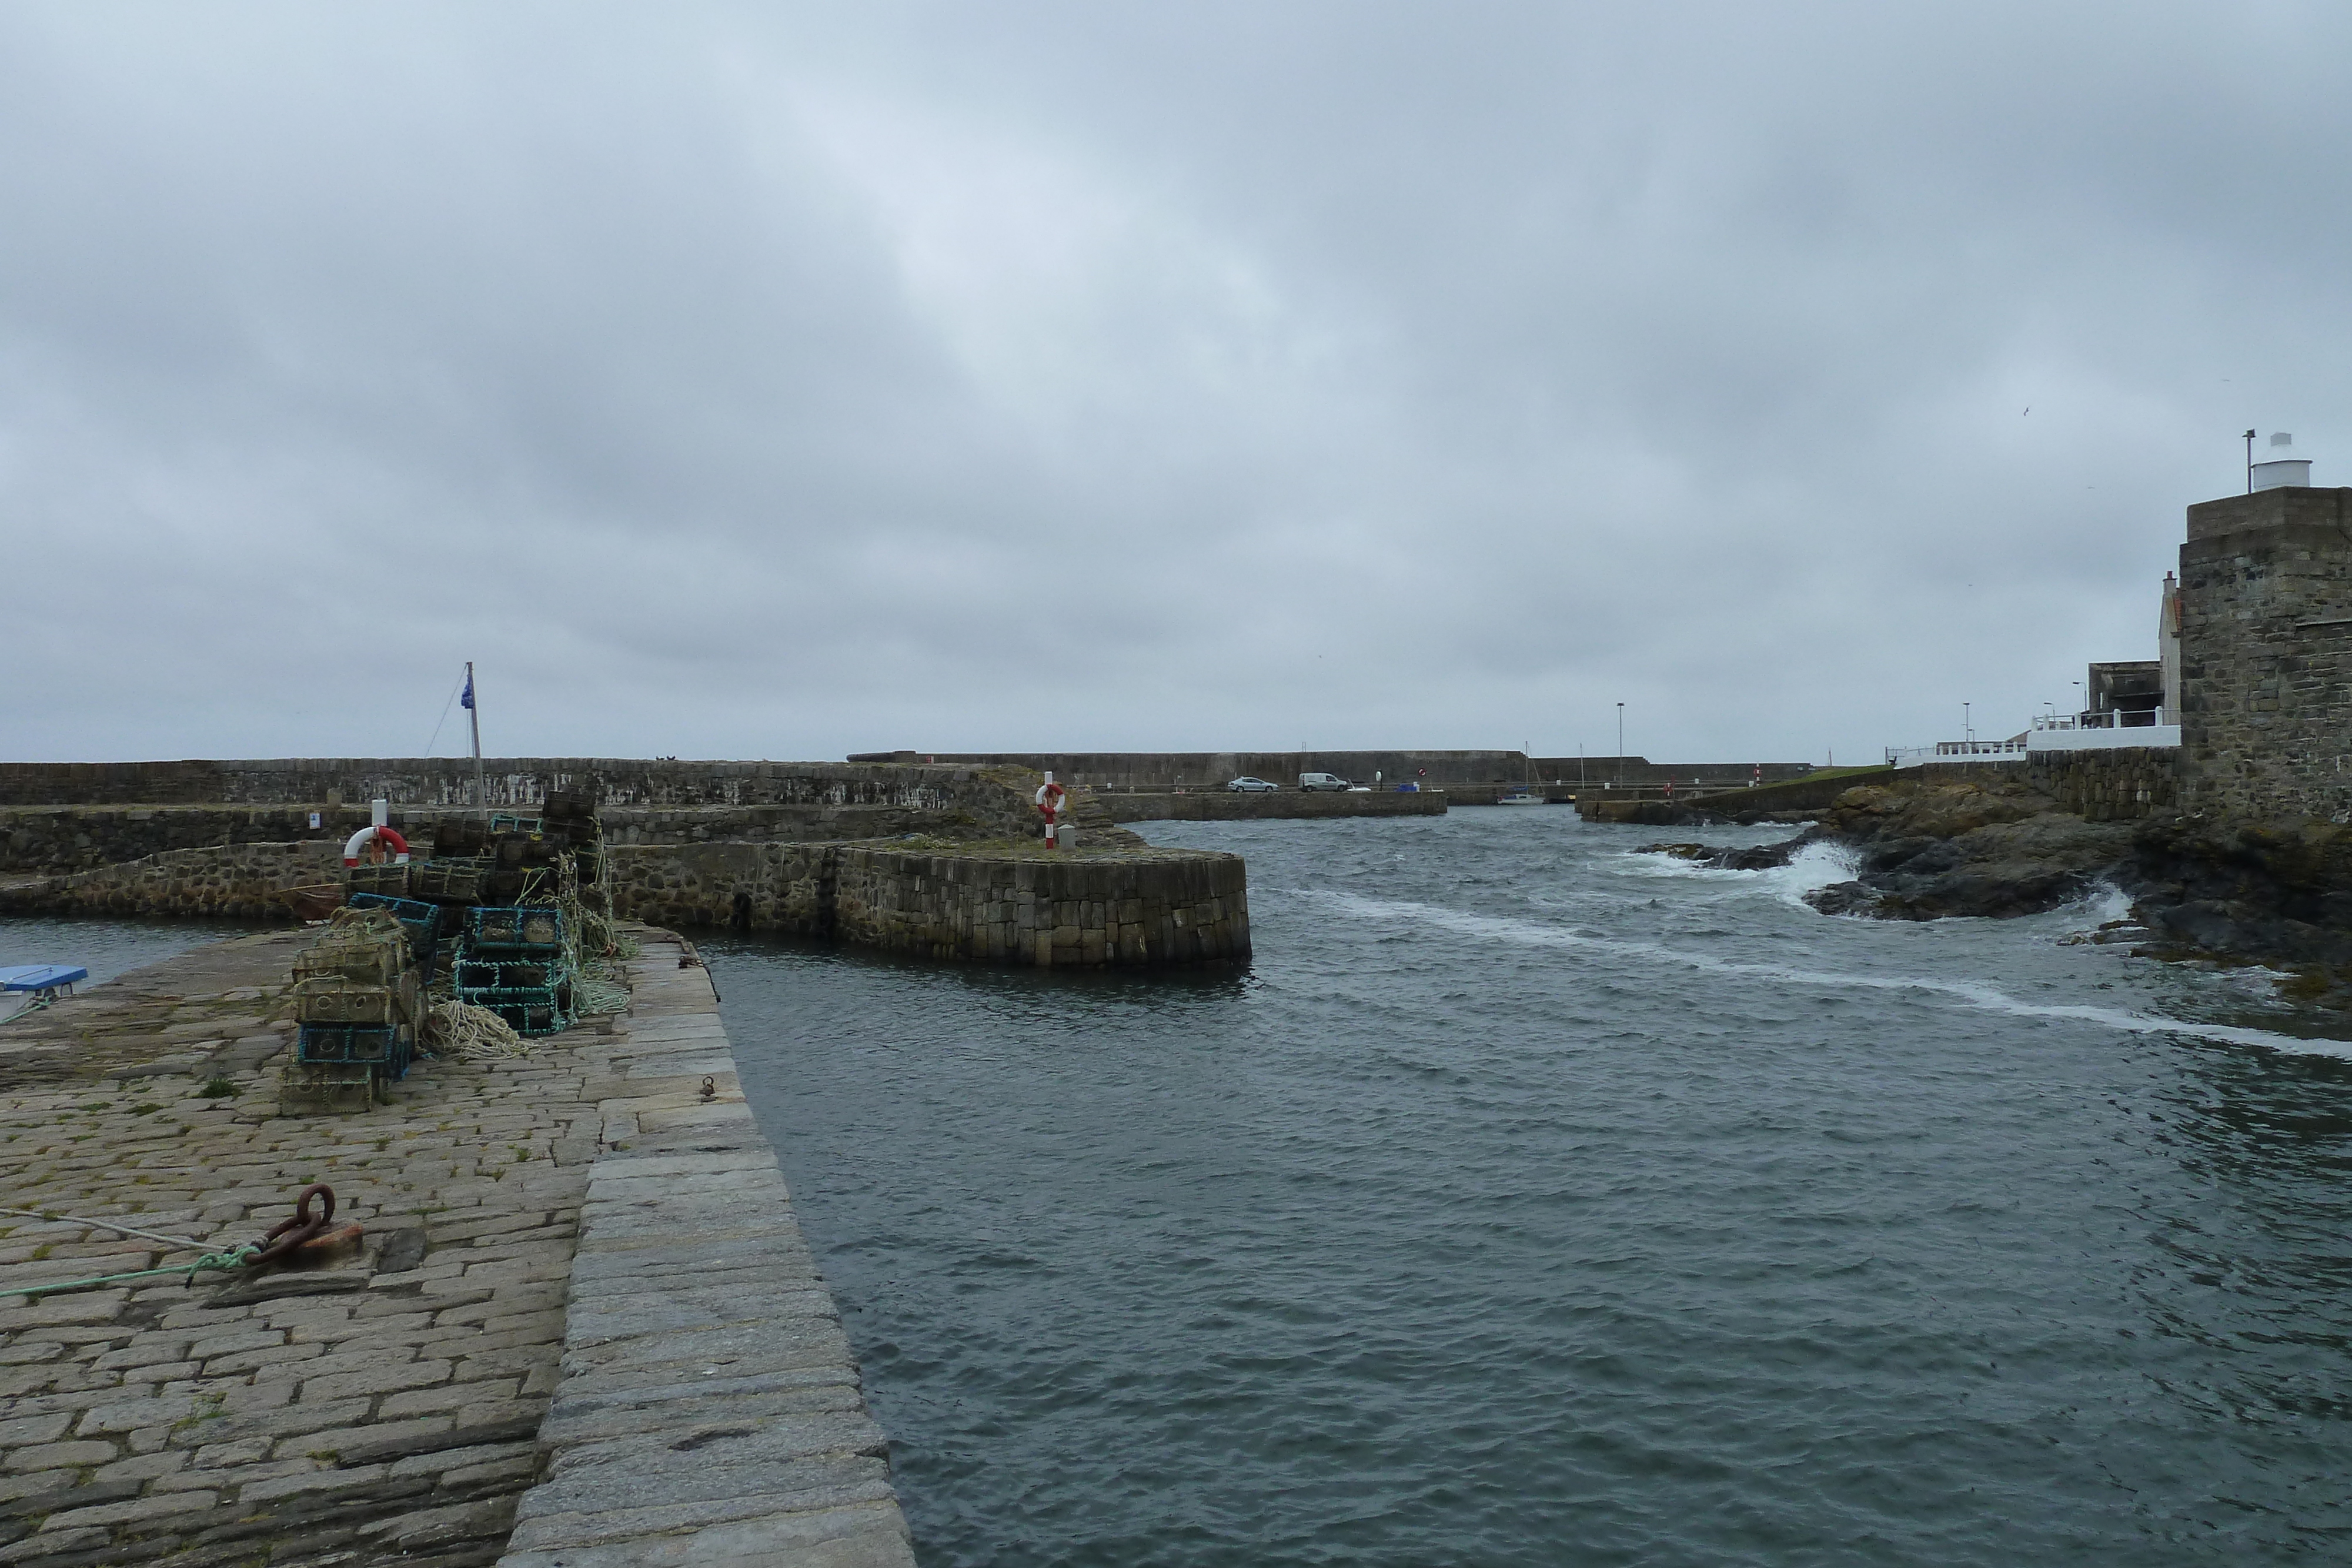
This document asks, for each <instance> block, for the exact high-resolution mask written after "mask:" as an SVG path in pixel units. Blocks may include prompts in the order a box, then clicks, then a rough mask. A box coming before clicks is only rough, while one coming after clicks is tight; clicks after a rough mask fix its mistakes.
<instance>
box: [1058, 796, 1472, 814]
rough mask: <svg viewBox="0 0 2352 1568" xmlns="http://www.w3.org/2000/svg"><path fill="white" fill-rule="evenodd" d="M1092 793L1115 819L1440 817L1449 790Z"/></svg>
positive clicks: (1096, 801)
mask: <svg viewBox="0 0 2352 1568" xmlns="http://www.w3.org/2000/svg"><path fill="white" fill-rule="evenodd" d="M1092 799H1093V800H1094V801H1095V803H1096V804H1097V805H1099V806H1100V807H1101V808H1102V809H1103V810H1104V812H1105V813H1106V814H1107V815H1108V817H1109V818H1110V820H1111V821H1114V822H1255V821H1265V820H1269V819H1278V818H1319V817H1442V816H1444V815H1445V809H1446V804H1447V800H1448V796H1447V794H1446V792H1445V791H1444V790H1440V789H1423V790H1419V791H1414V790H1404V791H1402V792H1401V791H1398V790H1394V789H1389V790H1376V791H1374V792H1372V793H1370V794H1367V795H1358V794H1354V793H1352V792H1350V791H1347V790H1339V789H1318V790H1315V791H1312V792H1309V791H1307V790H1304V789H1275V790H1267V791H1259V792H1255V793H1249V794H1244V793H1243V792H1241V791H1239V790H1234V789H1189V790H1186V791H1184V792H1183V793H1182V794H1177V793H1175V792H1173V791H1171V790H1134V791H1126V790H1116V791H1114V790H1097V791H1095V792H1094V794H1093V797H1092Z"/></svg>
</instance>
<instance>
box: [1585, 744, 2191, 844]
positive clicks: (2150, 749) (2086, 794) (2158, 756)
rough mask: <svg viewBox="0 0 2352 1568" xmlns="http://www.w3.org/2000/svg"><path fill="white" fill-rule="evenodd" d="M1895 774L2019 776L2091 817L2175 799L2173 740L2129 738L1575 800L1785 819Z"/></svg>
mask: <svg viewBox="0 0 2352 1568" xmlns="http://www.w3.org/2000/svg"><path fill="white" fill-rule="evenodd" d="M1897 777H1899V778H1900V779H1902V780H1903V781H1904V782H1906V783H1913V782H1917V783H1933V782H1941V783H1953V782H1970V781H1975V782H1981V783H1990V782H1992V781H1994V780H1997V779H2021V780H2023V781H2024V782H2025V783H2026V784H2028V785H2029V786H2031V787H2032V788H2033V789H2038V790H2040V791H2042V793H2044V794H2046V795H2049V796H2051V797H2053V799H2054V800H2056V801H2057V803H2058V809H2059V810H2062V811H2072V812H2074V813H2076V814H2077V815H2079V816H2082V817H2084V818H2086V819H2087V820H2089V821H2095V822H2112V821H2137V820H2138V819H2140V818H2143V817H2158V816H2168V815H2170V814H2171V813H2172V812H2174V811H2176V810H2179V805H2180V765H2179V747H2169V746H2129V747H2103V748H2100V749H2096V750H2087V751H2042V752H2034V753H2032V754H2030V755H2029V756H2025V757H2020V758H2016V759H2015V760H2009V759H2003V760H2000V761H1995V762H1945V763H1934V762H1931V763H1926V764H1923V765H1921V766H1920V767H1917V768H1905V769H1903V770H1902V772H1901V773H1900V775H1897V773H1896V772H1895V769H1894V768H1856V769H1851V770H1848V771H1844V772H1841V773H1838V774H1835V775H1832V776H1831V777H1828V778H1824V779H1801V780H1796V781H1793V782H1790V783H1787V784H1768V785H1766V786H1765V787H1764V788H1762V789H1735V790H1727V791H1726V792H1724V793H1722V794H1718V795H1705V796H1700V797H1698V798H1696V799H1694V800H1685V801H1676V802H1672V803H1669V802H1666V801H1664V800H1604V799H1601V798H1598V797H1587V798H1585V799H1583V800H1579V801H1578V803H1577V810H1579V811H1580V813H1581V814H1582V815H1583V816H1584V818H1585V820H1586V821H1595V822H1630V823H1640V824H1643V825H1646V826H1652V827H1670V826H1675V825H1677V824H1684V823H1689V822H1694V821H1707V820H1710V819H1712V820H1719V821H1748V822H1752V821H1759V820H1764V819H1776V820H1784V821H1785V820H1788V819H1789V818H1790V817H1792V816H1795V815H1798V814H1802V813H1810V812H1815V811H1821V810H1827V809H1828V808H1829V807H1830V806H1831V805H1832V803H1834V802H1835V801H1836V800H1837V798H1838V797H1839V796H1841V795H1843V794H1844V793H1845V792H1846V791H1847V790H1848V789H1855V788H1857V787H1860V786H1862V785H1867V784H1885V783H1886V782H1888V781H1889V780H1891V779H1895V778H1897Z"/></svg>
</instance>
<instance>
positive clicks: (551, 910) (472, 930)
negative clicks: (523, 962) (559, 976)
mask: <svg viewBox="0 0 2352 1568" xmlns="http://www.w3.org/2000/svg"><path fill="white" fill-rule="evenodd" d="M466 947H467V954H466V956H467V957H468V958H485V957H488V956H490V955H489V954H488V952H486V951H485V949H488V948H494V947H495V948H500V949H505V950H507V951H509V952H512V953H513V954H514V955H515V956H517V957H518V958H520V957H521V956H524V955H526V954H531V953H548V954H553V953H558V952H561V951H562V947H563V912H562V910H560V909H557V908H555V907H554V906H553V905H551V904H519V905H514V906H511V907H508V908H502V909H489V908H484V909H469V910H467V912H466Z"/></svg>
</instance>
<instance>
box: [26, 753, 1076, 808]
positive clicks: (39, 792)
mask: <svg viewBox="0 0 2352 1568" xmlns="http://www.w3.org/2000/svg"><path fill="white" fill-rule="evenodd" d="M482 773H483V777H484V781H485V784H486V786H487V789H488V795H489V800H488V804H489V806H491V807H492V808H493V809H502V810H515V809H520V808H529V807H532V806H537V805H540V804H541V803H542V802H544V801H545V800H546V799H547V795H548V791H550V790H551V789H566V790H582V791H585V792H588V793H589V794H591V795H592V796H593V799H594V800H595V801H596V802H597V804H598V805H600V806H668V807H679V806H807V807H814V806H832V807H843V806H890V807H898V808H903V809H908V810H923V811H931V812H953V811H959V810H961V811H966V812H971V813H972V814H974V815H976V816H979V817H993V816H998V815H1001V814H1003V813H1006V812H1008V811H1009V810H1011V809H1012V808H1013V806H1015V805H1017V806H1019V807H1020V808H1022V809H1024V810H1026V809H1027V808H1028V804H1029V791H1030V790H1031V789H1034V788H1035V785H1036V780H1035V779H1024V777H1023V776H1022V775H1021V773H1020V772H1019V771H1018V770H1017V769H1005V768H983V767H945V768H930V767H912V766H898V765H891V764H884V765H874V764H860V763H845V762H677V761H664V760H655V761H642V760H635V759H630V758H582V757H571V758H547V757H540V758H517V757H504V758H485V759H484V760H483V762H482ZM370 800H390V801H391V802H392V803H393V804H394V806H396V807H446V808H461V807H467V806H475V807H477V809H478V806H479V802H477V801H476V800H475V799H474V765H473V763H472V762H471V761H469V760H467V759H466V758H279V759H277V760H274V761H247V762H223V761H181V762H9V763H0V806H205V805H233V806H295V805H299V806H301V807H303V808H305V809H306V810H309V809H314V808H317V807H320V806H341V805H346V804H351V805H360V806H364V805H365V804H366V803H367V802H368V801H370Z"/></svg>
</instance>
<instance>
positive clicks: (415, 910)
mask: <svg viewBox="0 0 2352 1568" xmlns="http://www.w3.org/2000/svg"><path fill="white" fill-rule="evenodd" d="M346 902H347V903H349V904H351V906H352V908H354V909H381V910H383V911H384V912H385V913H386V914H388V915H391V916H392V917H393V918H394V920H397V921H398V922H400V928H401V929H402V930H403V931H404V932H406V933H407V934H408V950H409V952H410V953H411V954H412V955H414V956H415V958H416V959H417V961H418V962H420V963H421V962H423V961H424V960H425V959H427V958H430V957H431V956H433V944H434V940H435V937H436V933H437V932H438V930H439V928H440V924H441V910H440V907H439V906H438V905H437V904H426V903H424V902H423V901H421V900H418V899H414V898H387V897H385V896H383V894H371V893H355V894H352V895H351V897H350V898H349V899H348V900H346Z"/></svg>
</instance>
